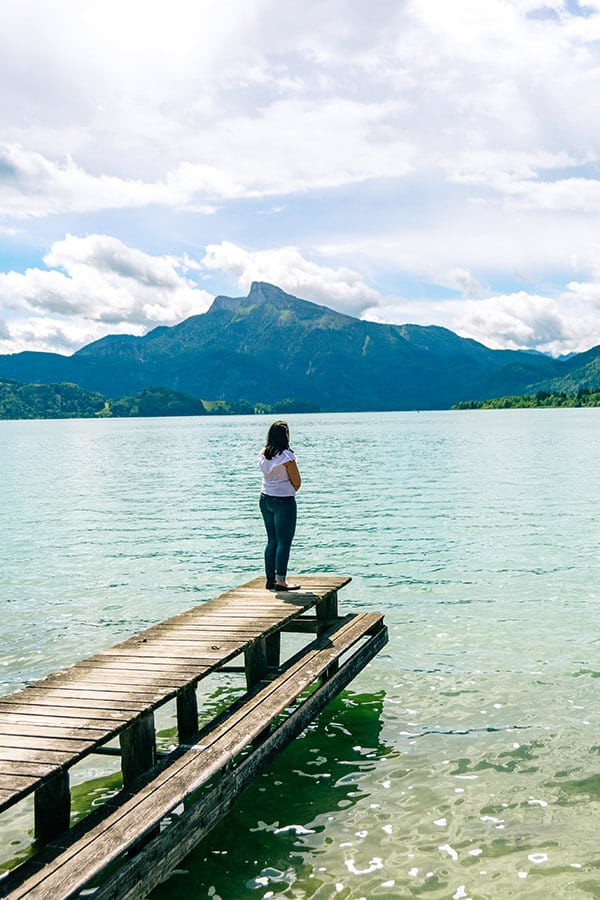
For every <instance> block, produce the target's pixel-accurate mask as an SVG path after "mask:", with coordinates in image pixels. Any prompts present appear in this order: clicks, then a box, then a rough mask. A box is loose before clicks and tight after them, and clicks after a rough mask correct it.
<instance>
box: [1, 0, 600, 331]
mask: <svg viewBox="0 0 600 900" xmlns="http://www.w3.org/2000/svg"><path fill="white" fill-rule="evenodd" d="M599 12H600V5H599V4H598V3H596V2H591V0H590V2H588V3H586V4H585V7H584V6H583V4H580V5H579V6H578V5H577V4H576V3H574V2H568V3H567V2H565V0H486V3H481V0H454V2H452V3H442V2H431V0H407V2H405V3H393V2H388V0H382V2H376V5H375V7H374V8H373V7H372V6H368V5H367V4H364V3H360V2H357V0H348V2H343V3H342V2H341V0H332V2H330V3H323V4H319V3H312V4H305V5H304V6H303V9H302V16H299V15H298V5H297V3H294V2H293V0H278V2H276V0H238V2H236V9H235V15H232V13H231V9H230V8H229V7H228V6H227V5H226V4H225V5H223V4H220V3H219V2H218V0H203V2H202V3H193V2H191V0H172V3H171V4H169V5H168V6H167V5H165V4H164V3H159V2H158V0H148V2H147V3H141V2H138V0H133V2H130V3H125V4H124V3H122V2H117V0H102V2H100V0H88V2H85V3H80V2H79V3H76V2H75V0H56V2H53V3H52V4H50V5H48V4H43V3H42V4H40V3H39V2H35V0H4V2H3V3H2V4H0V241H1V242H2V249H3V250H4V249H5V248H7V247H10V251H9V252H13V250H14V252H15V260H16V262H15V263H14V264H12V265H10V266H9V268H12V269H13V270H14V271H9V272H6V273H5V274H4V275H2V276H0V296H2V297H4V299H5V302H6V303H7V304H9V308H10V310H12V313H11V315H10V316H9V319H7V321H9V325H10V327H11V328H13V329H15V328H16V327H17V325H16V319H17V317H18V316H19V315H21V316H23V317H24V318H23V322H25V323H29V319H30V318H33V319H34V320H36V321H35V322H34V324H35V328H36V329H38V331H37V332H35V333H37V334H38V335H39V334H40V332H39V328H40V327H41V326H40V324H39V322H38V321H37V319H40V318H41V317H42V316H45V315H47V316H48V317H49V319H50V320H52V321H53V322H54V321H57V322H60V321H62V319H60V317H64V319H65V321H67V320H68V321H69V322H71V323H72V322H74V321H75V319H76V317H77V316H83V317H84V318H83V319H82V320H81V321H82V322H83V321H84V322H87V323H96V324H99V326H100V327H105V326H106V327H108V326H109V325H111V327H113V326H114V328H115V329H117V328H118V327H121V326H122V325H123V323H130V325H131V327H132V328H134V327H135V328H144V327H148V326H149V324H150V323H151V322H158V321H175V320H176V317H177V316H182V317H183V316H184V315H186V314H188V313H187V310H189V309H191V308H192V306H193V303H194V302H195V301H196V300H197V298H198V296H199V294H200V292H199V291H198V288H197V287H196V286H195V285H194V283H193V282H192V281H191V280H190V276H191V274H192V273H193V274H194V277H197V278H204V277H207V276H208V277H209V278H211V279H212V280H211V288H212V287H213V284H214V286H215V287H216V288H217V290H220V289H222V287H223V286H224V285H225V286H226V288H227V289H228V284H229V282H228V279H227V278H226V277H223V278H222V283H221V284H219V283H218V281H219V277H220V276H221V275H222V274H224V275H231V274H234V275H235V277H236V278H237V279H238V281H239V284H240V286H241V287H243V288H244V289H245V288H247V287H248V285H249V282H250V281H251V280H252V279H253V278H260V279H264V280H268V281H273V282H275V283H277V284H280V285H281V286H282V287H283V288H284V289H286V290H289V291H291V292H292V293H296V294H299V295H300V296H306V297H307V298H308V299H314V300H317V301H319V302H324V303H327V304H330V305H333V306H335V307H336V308H339V309H342V310H346V311H348V312H353V313H361V312H364V313H365V314H369V315H371V314H373V316H381V317H385V316H387V315H388V312H389V310H391V309H395V310H396V311H397V312H396V313H394V315H395V316H398V317H397V318H396V321H402V320H406V318H408V313H409V312H411V311H414V314H415V315H417V314H418V315H419V316H420V317H421V319H422V318H424V317H425V315H427V316H428V317H429V321H430V322H432V321H433V322H439V323H442V324H450V326H451V323H453V322H461V323H462V324H463V326H464V327H465V328H470V329H471V331H472V332H473V334H475V333H477V334H480V335H482V339H483V336H486V335H487V339H488V340H491V341H495V342H497V343H501V342H502V341H504V342H505V344H504V345H506V346H512V345H513V344H515V343H518V342H519V341H522V340H527V339H528V340H531V341H533V342H534V343H535V344H536V346H539V347H543V346H548V347H550V346H552V347H554V346H558V345H559V344H561V342H562V346H566V345H567V344H568V343H569V342H571V344H573V345H574V344H576V343H579V342H580V340H582V339H583V338H582V337H581V334H580V325H581V329H583V324H582V323H588V325H589V326H590V327H589V335H590V340H591V339H592V336H593V335H595V334H596V331H595V324H594V318H593V301H592V299H591V298H592V296H593V295H594V290H595V279H596V278H597V270H596V264H597V260H598V258H599V254H598V246H597V243H598V240H597V235H598V234H599V233H600V232H599V229H600V188H599V185H600V171H599V169H598V166H599V162H600V161H599V153H600V151H599V149H598V148H600V117H598V115H597V114H596V106H597V103H596V98H597V97H598V96H600V15H599ZM261 198H271V202H270V203H269V202H266V203H262V204H260V203H258V202H257V201H259V200H260V199H261ZM240 201H242V202H240ZM259 206H260V207H261V208H260V209H258V207H259ZM269 207H270V208H271V209H273V210H275V209H277V210H280V211H281V212H280V215H279V216H278V220H277V226H278V228H277V230H276V229H275V227H274V224H273V222H274V217H273V216H269V215H258V213H259V212H264V210H265V208H269ZM106 210H128V211H129V212H128V213H127V215H126V216H125V215H123V216H121V217H119V234H120V235H121V236H122V237H123V244H122V247H124V248H125V249H124V250H123V249H121V250H116V249H115V247H110V246H108V245H107V244H106V243H104V244H102V245H101V241H100V238H99V236H98V235H94V234H92V236H91V238H89V239H83V238H78V239H74V238H71V239H66V240H67V242H68V243H67V245H66V246H65V247H63V246H62V243H63V242H61V241H58V242H56V243H55V244H54V245H53V247H52V250H51V251H50V253H49V254H48V256H47V257H46V264H47V267H48V268H46V269H44V268H43V267H42V265H41V262H40V263H39V265H38V263H37V262H36V263H35V264H33V265H32V267H31V268H29V269H28V270H27V271H26V272H22V271H20V269H21V268H22V266H23V265H24V264H23V263H22V262H21V261H22V260H24V259H27V260H28V262H29V264H30V265H31V258H32V250H31V248H32V247H34V246H39V244H40V242H42V241H43V242H45V246H48V245H49V244H50V243H51V242H52V240H55V239H56V237H57V236H59V235H63V234H64V233H65V231H66V230H70V231H72V232H76V233H79V232H81V231H83V230H88V231H92V232H95V231H98V232H100V231H109V230H110V226H109V225H107V224H106V222H107V220H108V219H109V214H108V213H106V212H104V213H103V215H102V219H101V221H102V224H101V225H100V224H98V223H97V222H96V221H95V220H94V216H95V215H96V214H97V213H102V212H103V211H106ZM196 213H199V214H201V215H195V214H196ZM209 214H214V215H210V216H209ZM57 215H60V216H61V219H60V220H59V219H57V218H56V216H57ZM51 216H55V218H54V219H50V218H49V217H51ZM73 216H77V217H78V218H75V219H72V218H70V217H73ZM84 216H85V224H84V225H82V221H81V220H82V218H83V217H84ZM113 218H116V217H113ZM46 219H48V221H45V220H46ZM34 220H37V221H34ZM40 220H41V221H40ZM171 225H173V227H172V229H171ZM52 229H56V230H54V231H53V230H52ZM58 229H60V231H58ZM149 234H152V235H153V242H152V246H156V245H157V241H158V240H159V239H160V238H161V237H162V236H163V235H164V240H165V242H166V241H167V240H168V244H165V245H166V246H168V247H169V248H170V249H171V252H172V253H173V254H174V255H173V257H170V256H167V255H164V256H161V255H158V256H147V257H146V258H145V259H144V258H141V257H140V256H137V257H136V256H135V252H134V251H132V250H131V247H134V246H135V247H145V246H148V243H149V242H148V235H149ZM48 235H50V237H48ZM167 235H168V237H167ZM103 240H104V241H105V242H106V241H107V240H109V239H108V238H104V239H103ZM234 240H235V243H233V241H234ZM76 241H81V242H83V243H79V244H78V243H76ZM86 242H87V243H86ZM204 244H206V245H208V249H207V252H206V256H205V262H204V265H203V266H202V267H201V268H200V269H199V268H198V266H199V263H198V262H196V261H193V260H189V259H188V260H187V263H186V262H184V260H185V251H186V250H188V251H189V252H193V251H190V249H189V248H190V247H192V248H193V247H197V246H198V245H204ZM282 245H283V246H282ZM244 246H245V247H249V246H251V247H257V246H259V247H262V248H264V249H263V250H261V251H260V252H253V253H250V252H248V251H244V250H242V249H241V247H244ZM315 246H316V247H317V250H316V251H314V256H315V260H311V259H310V258H308V256H309V254H308V251H307V249H306V248H309V247H313V248H314V247H315ZM215 248H216V249H215ZM296 248H298V249H296ZM138 253H141V251H138ZM142 257H144V254H142ZM175 257H176V258H175ZM325 263H327V264H325ZM186 266H187V268H186ZM367 273H368V275H369V277H371V278H372V279H373V281H372V284H373V285H377V286H379V285H381V284H385V285H386V286H387V288H388V290H389V291H390V292H391V293H392V294H402V293H406V294H407V295H408V294H411V293H413V292H414V294H415V295H417V296H421V297H423V298H427V297H428V296H432V295H434V296H438V295H439V294H440V291H439V288H440V287H442V288H444V289H446V290H447V291H452V292H454V291H456V292H458V294H459V295H460V296H462V298H463V300H466V301H473V306H472V307H469V306H460V304H461V303H462V301H461V300H460V299H459V297H458V296H457V298H456V299H455V300H452V301H440V300H435V301H429V302H427V301H426V300H423V301H421V303H420V304H413V303H412V302H410V301H407V300H402V301H396V300H395V299H393V298H392V300H389V301H388V300H387V299H386V300H384V299H382V298H381V297H380V296H379V293H378V292H377V291H375V290H374V289H373V287H372V286H371V285H370V284H369V283H368V280H367ZM161 278H163V280H165V279H166V280H165V281H164V283H163V284H161V283H160V279H161ZM177 279H180V281H177ZM215 282H216V284H215ZM394 282H396V284H395V286H394ZM406 284H409V288H406ZM521 288H522V290H520V289H521ZM207 296H208V295H207ZM204 302H205V298H202V297H201V303H200V305H201V306H202V304H203V303H204ZM594 302H595V301H594ZM452 304H455V305H452ZM398 310H400V312H402V315H400V313H399V312H398ZM461 310H462V312H461ZM169 311H170V312H169ZM404 313H406V315H405V314H404ZM390 314H391V313H390ZM169 315H172V316H173V317H175V318H171V319H170V318H169ZM486 316H489V323H488V325H487V326H486V324H485V321H483V320H484V319H485V317H486ZM570 320H573V321H574V322H575V324H573V326H572V327H570V326H569V321H570ZM519 322H520V323H521V325H519ZM102 323H104V324H102ZM577 323H580V324H577ZM7 327H8V326H7ZM23 327H24V328H25V325H24V326H23ZM27 327H28V328H29V327H30V325H27ZM90 327H91V326H90ZM94 327H95V326H94ZM451 327H452V326H451ZM31 328H33V326H31ZM15 333H16V332H15ZM24 333H25V332H23V334H24ZM30 333H31V334H32V340H34V339H35V340H42V337H35V334H34V330H30ZM21 339H22V340H25V337H22V338H19V340H21ZM43 339H44V340H48V341H50V340H51V339H52V338H51V336H48V337H47V338H43ZM61 339H62V338H61ZM64 339H65V340H75V338H74V337H69V336H68V335H66V337H65V338H64Z"/></svg>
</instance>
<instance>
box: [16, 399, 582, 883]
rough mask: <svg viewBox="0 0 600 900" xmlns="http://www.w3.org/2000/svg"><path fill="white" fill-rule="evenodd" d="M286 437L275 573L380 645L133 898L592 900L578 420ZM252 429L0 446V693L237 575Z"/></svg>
mask: <svg viewBox="0 0 600 900" xmlns="http://www.w3.org/2000/svg"><path fill="white" fill-rule="evenodd" d="M289 421H290V426H291V429H292V446H293V448H294V450H295V451H296V453H297V455H298V460H299V466H300V469H301V472H302V476H303V482H304V484H303V487H302V490H301V492H300V494H299V495H298V507H299V527H298V533H297V537H296V540H295V542H294V546H293V550H292V560H291V573H290V574H291V575H292V576H294V577H296V576H298V575H299V574H300V575H301V573H306V574H312V573H315V572H327V573H335V574H350V575H352V577H353V582H352V584H350V585H349V586H348V587H346V588H345V589H344V590H343V591H342V592H341V593H340V606H341V609H342V610H343V609H344V608H346V609H373V610H381V611H384V612H385V615H386V621H387V623H388V626H389V629H390V643H389V645H388V646H387V647H386V648H385V649H384V650H383V651H382V653H381V654H380V655H379V656H378V657H377V658H376V659H375V660H374V661H373V663H371V665H370V666H369V667H368V668H367V669H366V670H365V671H364V672H363V673H361V675H360V676H359V677H358V678H357V679H356V680H355V681H354V682H353V683H352V685H351V688H350V690H348V691H346V692H345V693H344V694H343V695H342V697H340V698H339V699H338V700H337V701H336V702H335V703H333V704H332V705H331V706H330V707H329V708H328V709H327V710H326V711H325V713H324V714H323V715H322V716H321V717H320V719H319V720H318V721H317V722H316V723H314V724H313V725H312V726H311V727H310V728H309V729H308V730H307V731H306V732H305V734H304V735H303V736H302V737H301V738H299V739H298V740H297V741H295V742H294V744H293V745H292V746H291V747H289V748H288V749H287V750H286V751H285V752H284V753H283V754H282V755H281V757H280V758H279V759H277V761H276V762H275V763H274V764H273V766H272V767H271V768H270V769H269V770H268V771H267V772H266V773H265V774H264V775H263V776H262V777H261V778H260V779H259V781H258V782H257V783H256V784H255V785H254V786H253V787H252V788H251V789H250V790H249V791H248V792H247V794H246V795H245V796H244V798H243V799H242V801H241V803H240V804H239V806H238V807H237V808H236V809H235V810H234V812H233V813H232V814H231V815H230V816H229V817H228V818H227V819H226V820H224V822H223V823H222V824H220V825H219V826H218V827H217V828H216V829H215V830H214V831H213V832H212V834H211V835H210V836H209V837H208V839H207V840H206V841H205V842H203V844H202V845H201V846H200V847H198V848H197V849H196V850H195V851H194V853H192V854H191V855H190V856H189V857H188V858H187V859H186V860H185V861H183V862H182V863H181V866H180V868H179V869H178V870H177V871H176V872H175V873H173V874H172V875H171V877H170V878H169V879H168V881H166V882H165V883H164V884H163V885H162V886H161V887H159V888H157V889H156V890H155V891H154V893H153V897H155V898H161V900H167V898H173V897H177V898H184V900H191V898H201V897H213V898H219V897H221V898H223V900H238V898H251V897H252V898H263V897H264V898H283V897H285V898H302V897H311V898H318V900H322V898H333V897H340V898H360V897H364V898H371V897H419V896H423V897H428V898H455V900H461V898H467V897H472V898H478V900H479V898H488V897H489V898H510V897H527V898H538V897H539V898H540V900H541V898H544V900H545V898H549V897H552V898H578V897H581V898H598V897H600V850H599V845H598V840H597V818H598V812H599V807H600V775H599V772H600V729H599V728H598V705H599V704H598V688H599V685H600V681H599V678H598V676H599V675H600V664H599V652H598V650H599V642H598V621H599V615H598V611H599V604H598V598H599V595H600V571H599V567H598V548H599V546H600V479H599V478H598V471H600V410H595V409H589V410H577V409H572V410H571V409H568V410H507V411H489V412H477V411H468V412H452V413H450V412H448V413H444V412H439V413H382V414H356V415H353V414H337V415H320V416H316V415H303V416H290V417H289ZM267 425H268V422H267V421H265V420H264V419H262V418H259V417H239V418H237V417H232V418H227V419H210V420H205V419H174V420H170V419H148V420H132V421H127V420H121V421H116V420H115V421H110V420H108V421H83V420H80V421H61V422H57V421H48V422H37V421H36V422H1V423H0V471H1V473H2V485H3V505H2V513H1V522H2V547H3V551H2V556H1V560H0V588H1V591H0V615H1V620H0V621H1V626H0V627H1V634H2V643H1V648H0V682H1V683H0V691H1V692H2V693H6V692H9V691H12V690H16V689H17V688H19V687H20V686H22V685H23V684H25V683H27V682H28V681H29V680H31V679H35V678H39V677H41V676H43V675H45V674H46V673H48V672H50V671H52V670H54V669H56V668H59V667H61V666H64V665H67V664H68V663H70V662H72V661H74V660H76V659H79V658H81V657H83V656H87V655H90V654H91V653H93V652H95V651H96V650H98V649H99V648H100V647H101V646H108V645H110V644H113V643H115V642H116V641H118V640H121V639H123V638H124V637H125V636H127V635H129V634H132V633H134V632H136V631H139V630H140V629H142V628H145V627H147V626H148V625H150V624H152V623H154V622H156V621H159V620H161V619H164V618H166V617H168V616H171V615H174V614H175V613H177V612H179V611H180V610H182V609H185V608H188V607H190V606H193V605H195V604H197V603H200V602H202V601H203V600H206V599H209V598H210V597H213V596H216V595H217V594H218V593H220V592H221V591H223V590H226V589H228V588H230V587H232V586H233V585H235V584H239V583H241V582H243V581H245V580H247V579H249V578H251V577H254V576H255V575H256V574H258V573H259V572H260V568H261V553H262V546H263V542H264V541H263V531H262V522H261V520H260V517H259V514H258V504H257V498H258V489H259V478H258V470H257V469H256V468H255V455H256V453H257V452H258V450H259V449H260V446H261V444H262V441H263V439H264V433H265V431H266V427H267ZM211 702H213V703H215V704H218V702H219V700H218V699H214V700H213V701H211ZM161 727H162V728H163V729H164V735H165V737H164V739H165V741H167V742H168V740H169V732H168V729H169V723H168V722H165V723H162V726H161ZM89 765H90V768H89V769H88V770H87V771H84V772H81V773H78V775H77V779H76V781H77V782H78V783H79V782H83V781H84V779H85V778H92V777H93V778H95V779H96V781H94V783H93V785H92V789H91V793H90V791H89V790H88V791H87V792H86V789H84V788H81V798H82V799H81V806H82V807H85V806H86V805H88V806H89V805H90V804H92V803H95V802H101V800H102V798H103V792H104V793H105V794H109V793H110V791H111V790H113V789H114V779H113V780H111V778H110V776H109V772H108V770H107V768H106V767H107V766H109V762H108V761H106V760H99V761H97V762H96V761H95V762H94V766H95V768H92V767H91V764H89ZM112 765H113V767H114V761H113V762H112ZM79 790H80V789H79V787H78V791H79ZM78 796H79V794H78ZM78 803H79V800H78ZM26 813H27V811H26V810H25V811H22V812H20V814H19V816H16V815H12V816H11V815H6V814H5V815H4V816H3V817H0V838H1V843H2V845H3V846H2V853H3V856H2V859H4V860H6V859H7V858H10V857H11V855H12V856H13V857H14V856H15V855H18V854H20V853H26V852H27V847H28V845H29V843H30V836H29V835H28V833H27V828H28V827H29V826H28V818H27V814H26Z"/></svg>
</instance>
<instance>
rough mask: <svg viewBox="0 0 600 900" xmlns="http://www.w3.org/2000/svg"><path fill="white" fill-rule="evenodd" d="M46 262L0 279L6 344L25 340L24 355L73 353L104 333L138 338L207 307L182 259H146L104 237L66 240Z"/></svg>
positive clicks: (205, 295)
mask: <svg viewBox="0 0 600 900" xmlns="http://www.w3.org/2000/svg"><path fill="white" fill-rule="evenodd" d="M44 261H45V262H46V264H47V266H48V268H47V269H38V268H31V269H27V270H26V271H25V272H24V273H20V272H7V273H0V310H1V309H2V308H4V310H6V311H8V312H9V313H10V314H11V317H10V318H8V316H7V318H6V324H7V328H8V331H9V340H10V341H12V345H11V346H13V347H16V348H18V349H25V346H26V341H27V340H30V341H31V345H30V347H29V349H40V348H43V349H50V348H52V347H54V348H59V347H69V348H72V349H76V348H77V346H81V345H82V344H84V343H87V342H88V341H89V340H94V339H96V338H97V337H99V336H101V335H103V334H107V333H112V332H124V331H129V332H132V333H136V334H140V333H143V332H144V331H147V330H148V329H149V328H151V327H154V326H156V325H159V324H167V325H172V324H174V323H176V322H179V321H181V320H182V319H184V318H186V317H188V316H190V315H194V314H197V313H201V312H204V311H205V310H206V309H207V308H208V306H209V305H210V303H211V301H212V295H211V294H209V293H207V292H206V291H204V290H201V289H199V288H198V287H197V286H196V285H195V283H194V282H192V281H191V280H190V279H189V278H187V277H186V275H185V272H186V271H187V270H188V268H189V267H188V265H187V264H186V261H185V260H178V259H173V258H170V257H164V256H149V255H148V254H146V253H143V252H142V251H140V250H136V249H133V248H131V247H127V246H126V245H125V244H124V243H122V242H121V241H118V240H117V239H116V238H112V237H108V236H106V235H90V236H88V237H85V238H79V237H74V236H73V235H67V236H66V237H65V238H64V240H62V241H57V242H56V243H54V244H53V246H52V248H51V249H50V251H49V252H48V254H47V255H46V256H45V257H44ZM15 313H20V314H21V315H22V316H23V319H22V321H21V320H19V319H15V317H14V314H15ZM46 317H47V319H46ZM45 323H46V324H45ZM6 346H7V345H6V344H5V350H4V352H14V349H13V350H10V351H9V350H8V349H6Z"/></svg>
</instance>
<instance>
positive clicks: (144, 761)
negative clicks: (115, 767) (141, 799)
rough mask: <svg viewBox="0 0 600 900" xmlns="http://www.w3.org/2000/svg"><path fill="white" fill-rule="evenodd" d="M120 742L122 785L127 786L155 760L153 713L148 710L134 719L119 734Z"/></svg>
mask: <svg viewBox="0 0 600 900" xmlns="http://www.w3.org/2000/svg"><path fill="white" fill-rule="evenodd" d="M119 742H120V744H121V751H122V757H121V769H122V771H123V785H124V786H127V785H128V784H130V782H132V781H134V780H135V779H136V778H138V777H139V776H140V775H143V773H144V772H147V771H148V769H151V768H152V766H153V765H154V763H155V761H156V732H155V730H154V714H153V713H151V712H149V713H145V714H144V715H142V716H140V717H139V718H138V719H136V720H135V722H134V723H133V725H130V727H129V728H128V729H127V730H126V731H124V732H123V733H122V734H121V735H120V736H119Z"/></svg>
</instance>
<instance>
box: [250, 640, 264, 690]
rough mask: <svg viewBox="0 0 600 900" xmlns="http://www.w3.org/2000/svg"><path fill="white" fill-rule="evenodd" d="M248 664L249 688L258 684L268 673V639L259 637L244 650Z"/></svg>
mask: <svg viewBox="0 0 600 900" xmlns="http://www.w3.org/2000/svg"><path fill="white" fill-rule="evenodd" d="M244 660H245V664H246V687H247V689H248V690H250V688H253V687H254V685H255V684H258V682H259V681H261V680H262V679H263V678H264V677H265V675H266V674H267V671H268V668H269V664H268V661H267V639H266V638H265V637H259V638H258V640H256V641H254V643H253V644H250V646H249V647H247V648H246V649H245V650H244Z"/></svg>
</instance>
